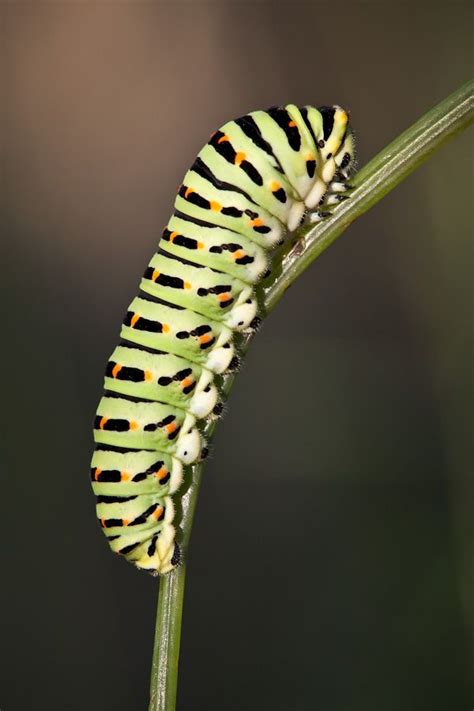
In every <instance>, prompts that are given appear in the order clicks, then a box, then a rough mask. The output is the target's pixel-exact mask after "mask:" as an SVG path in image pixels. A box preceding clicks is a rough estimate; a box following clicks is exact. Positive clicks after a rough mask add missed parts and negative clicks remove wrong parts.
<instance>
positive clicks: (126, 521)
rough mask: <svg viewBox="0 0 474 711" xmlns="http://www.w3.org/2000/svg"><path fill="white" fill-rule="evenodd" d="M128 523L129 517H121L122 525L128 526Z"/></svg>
mask: <svg viewBox="0 0 474 711" xmlns="http://www.w3.org/2000/svg"><path fill="white" fill-rule="evenodd" d="M129 523H130V519H129V518H123V519H122V526H128V524H129Z"/></svg>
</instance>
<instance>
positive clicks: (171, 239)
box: [170, 232, 179, 242]
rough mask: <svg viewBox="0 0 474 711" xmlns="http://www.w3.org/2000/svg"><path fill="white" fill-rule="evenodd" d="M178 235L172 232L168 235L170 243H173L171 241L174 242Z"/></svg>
mask: <svg viewBox="0 0 474 711" xmlns="http://www.w3.org/2000/svg"><path fill="white" fill-rule="evenodd" d="M178 235H179V232H172V233H171V234H170V242H173V240H175V239H176V237H178Z"/></svg>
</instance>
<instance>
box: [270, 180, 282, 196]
mask: <svg viewBox="0 0 474 711" xmlns="http://www.w3.org/2000/svg"><path fill="white" fill-rule="evenodd" d="M280 188H281V185H280V183H278V182H277V181H276V180H272V182H271V183H270V190H271V191H272V193H276V191H277V190H280Z"/></svg>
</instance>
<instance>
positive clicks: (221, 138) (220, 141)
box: [212, 133, 230, 143]
mask: <svg viewBox="0 0 474 711" xmlns="http://www.w3.org/2000/svg"><path fill="white" fill-rule="evenodd" d="M212 135H214V134H212ZM224 141H230V138H229V136H228V135H227V134H226V133H225V134H224V135H223V136H221V137H220V138H219V140H218V141H217V143H224Z"/></svg>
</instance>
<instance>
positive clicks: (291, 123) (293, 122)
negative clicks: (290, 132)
mask: <svg viewBox="0 0 474 711" xmlns="http://www.w3.org/2000/svg"><path fill="white" fill-rule="evenodd" d="M288 126H289V127H290V128H294V127H295V126H296V123H295V121H288Z"/></svg>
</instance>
